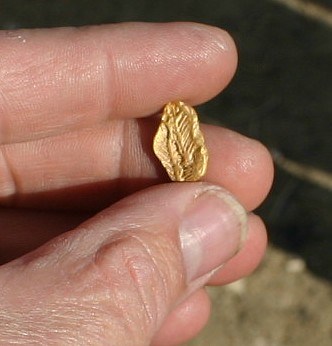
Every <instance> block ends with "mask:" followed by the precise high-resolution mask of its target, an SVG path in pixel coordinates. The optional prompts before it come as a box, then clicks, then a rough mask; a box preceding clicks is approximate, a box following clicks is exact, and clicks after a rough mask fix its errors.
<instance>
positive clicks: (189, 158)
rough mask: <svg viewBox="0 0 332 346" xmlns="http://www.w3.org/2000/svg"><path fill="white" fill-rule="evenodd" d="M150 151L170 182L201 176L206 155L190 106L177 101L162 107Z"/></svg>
mask: <svg viewBox="0 0 332 346" xmlns="http://www.w3.org/2000/svg"><path fill="white" fill-rule="evenodd" d="M153 151H154V152H155V154H156V156H157V157H158V159H159V160H160V161H161V163H162V165H163V166H164V167H165V169H166V171H167V173H168V175H169V177H170V178H171V180H173V181H197V180H199V179H200V178H202V177H203V176H204V174H205V172H206V168H207V163H208V152H207V149H206V146H205V144H204V137H203V134H202V132H201V131H200V129H199V122H198V117H197V114H196V112H195V110H194V109H193V108H192V107H190V106H188V105H186V104H185V103H184V102H181V101H178V102H169V103H168V104H167V105H166V106H165V108H164V112H163V114H162V118H161V123H160V125H159V128H158V130H157V133H156V135H155V137H154V140H153Z"/></svg>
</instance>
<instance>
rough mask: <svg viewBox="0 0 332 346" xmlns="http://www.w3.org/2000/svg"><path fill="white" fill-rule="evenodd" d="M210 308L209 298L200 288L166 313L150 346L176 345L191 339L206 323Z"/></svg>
mask: <svg viewBox="0 0 332 346" xmlns="http://www.w3.org/2000/svg"><path fill="white" fill-rule="evenodd" d="M210 310H211V302H210V298H209V296H208V294H207V293H206V291H205V290H204V289H200V290H199V291H197V292H195V293H194V294H192V295H191V296H190V297H189V298H188V299H186V300H185V301H184V302H183V303H181V304H180V305H179V306H177V307H176V308H175V309H174V310H173V311H172V312H171V313H170V314H169V315H168V317H167V319H166V321H165V322H164V323H163V325H162V327H161V329H160V330H159V331H158V333H157V335H156V336H155V337H154V339H153V341H152V343H151V346H176V345H182V344H183V343H184V342H186V341H189V340H191V339H192V338H194V337H195V336H196V335H197V334H198V333H199V332H200V331H201V330H202V329H203V328H204V327H205V325H206V324H207V322H208V319H209V316H210Z"/></svg>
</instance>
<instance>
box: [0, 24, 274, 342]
mask: <svg viewBox="0 0 332 346" xmlns="http://www.w3.org/2000/svg"><path fill="white" fill-rule="evenodd" d="M0 47H1V52H2V53H1V57H0V74H1V85H0V141H1V152H0V154H1V155H0V201H1V204H2V206H3V207H4V208H2V209H1V216H0V246H1V252H0V253H1V256H2V258H1V260H2V263H4V264H3V265H2V266H1V267H0V291H1V296H0V307H1V309H0V344H3V345H7V344H11V343H15V344H22V345H27V344H39V345H55V344H57V345H59V344H60V345H70V344H73V345H89V344H92V345H135V346H137V345H148V344H153V345H159V346H160V345H168V346H169V345H177V344H179V343H182V342H184V341H185V340H187V339H189V338H191V337H193V336H194V335H196V334H197V333H198V331H199V330H200V329H201V328H202V327H203V326H204V324H205V323H206V321H207V318H208V315H209V299H208V296H207V294H206V293H205V291H204V289H203V287H204V285H207V284H213V285H223V284H226V283H228V282H231V281H233V280H236V279H239V278H241V277H243V276H245V275H248V274H249V273H250V272H251V271H252V270H253V269H254V268H255V267H256V265H257V264H258V263H259V261H260V259H261V257H262V255H263V252H264V248H265V243H266V234H265V229H264V225H263V223H262V221H261V220H260V219H259V218H258V217H257V216H255V215H254V214H252V213H250V211H251V210H253V209H254V208H255V207H257V205H258V204H260V203H261V202H262V200H263V199H264V197H265V196H266V194H267V192H268V190H269V188H270V184H271V180H272V175H273V173H272V165H271V160H270V156H269V155H268V152H267V150H266V149H265V148H264V147H263V146H262V145H261V144H259V143H258V142H256V141H253V140H250V139H248V138H245V137H243V136H241V135H239V134H236V133H234V132H232V131H230V130H227V129H223V128H218V127H215V126H207V125H204V126H202V130H203V132H204V134H205V138H206V143H207V147H208V149H209V153H210V160H209V167H208V172H207V175H206V177H205V179H204V180H205V182H202V183H168V184H163V183H166V182H168V178H167V176H166V174H165V172H164V171H163V169H162V168H161V165H160V163H159V162H158V161H157V160H156V158H155V157H154V155H153V153H152V138H153V134H154V131H155V130H156V124H157V123H158V121H159V120H158V118H157V117H154V116H150V115H153V114H157V113H159V112H160V109H161V107H162V106H163V105H164V104H165V103H167V102H168V101H170V100H183V101H185V102H187V103H189V104H191V105H195V104H198V103H201V102H204V101H206V100H208V99H210V98H211V97H213V96H214V95H216V94H217V93H219V92H220V91H221V90H222V89H223V88H224V87H225V86H226V85H227V83H228V82H229V81H230V79H231V78H232V76H233V74H234V71H235V68H236V63H237V59H236V50H235V47H234V44H233V41H232V40H231V38H230V37H229V36H228V35H227V34H226V33H225V32H223V31H221V30H219V29H217V28H213V27H208V26H204V25H199V24H190V23H173V24H137V23H136V24H120V25H109V26H101V27H90V28H81V29H73V28H66V29H49V30H22V31H14V32H2V33H1V36H0ZM149 116H150V117H149ZM221 186H222V188H221ZM225 189H226V190H228V191H229V192H226V190H225ZM240 203H241V204H240ZM109 205H110V206H109ZM107 206H108V207H107ZM105 207H107V208H105ZM103 208H105V209H104V210H102V211H101V212H98V211H100V210H101V209H103ZM93 215H94V216H93ZM46 241H48V242H47V243H46V244H45V245H42V244H44V243H45V242H46ZM39 245H41V246H40V247H39V248H37V247H38V246H39ZM35 248H37V249H36V250H34V251H32V250H33V249H35ZM240 248H241V249H240ZM29 251H30V252H29ZM25 253H27V254H26V255H24V256H22V255H23V254H25ZM9 260H12V261H9ZM221 265H223V268H222V269H218V268H220V266H221Z"/></svg>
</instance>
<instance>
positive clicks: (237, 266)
mask: <svg viewBox="0 0 332 346" xmlns="http://www.w3.org/2000/svg"><path fill="white" fill-rule="evenodd" d="M266 245H267V233H266V229H265V226H264V223H263V221H262V220H261V218H260V217H258V216H257V215H254V214H250V215H249V217H248V235H247V241H246V243H245V244H244V246H243V248H242V249H241V250H240V251H239V253H237V254H236V255H235V256H234V257H233V258H232V259H231V260H230V261H229V262H227V263H226V264H225V266H224V267H223V268H222V269H221V270H219V271H218V272H217V273H215V274H214V275H213V277H212V278H211V279H210V280H209V282H208V284H209V285H216V286H220V285H226V284H228V283H231V282H233V281H236V280H239V279H241V278H243V277H245V276H248V275H249V274H251V273H252V272H253V271H254V270H255V269H256V268H257V266H258V265H259V263H261V261H262V258H263V256H264V253H265V249H266Z"/></svg>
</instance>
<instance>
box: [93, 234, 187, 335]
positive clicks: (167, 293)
mask: <svg viewBox="0 0 332 346" xmlns="http://www.w3.org/2000/svg"><path fill="white" fill-rule="evenodd" d="M150 238H151V234H150ZM176 248H177V247H176V245H170V244H168V245H165V244H164V245H163V246H161V245H160V243H159V242H158V241H154V242H153V244H151V241H150V242H146V241H145V239H144V232H143V234H141V233H140V235H139V236H138V235H137V234H130V235H127V236H126V237H121V239H119V240H117V241H115V242H112V243H110V244H106V245H104V246H102V247H101V248H100V249H99V251H98V252H97V254H96V255H95V258H94V267H95V268H96V270H97V272H98V274H97V275H98V277H99V279H100V280H101V282H102V284H103V286H104V287H107V290H108V291H109V292H108V294H107V295H108V296H110V295H111V296H113V298H114V299H113V301H115V302H116V304H117V306H116V309H118V310H120V313H121V316H123V317H124V321H131V324H132V318H133V317H132V316H130V318H129V315H128V303H129V302H130V306H131V307H132V308H133V309H135V313H136V318H137V321H136V323H134V325H135V328H136V327H137V326H140V328H139V329H140V330H145V331H146V332H148V331H149V330H151V328H155V327H156V324H158V321H160V320H161V317H162V316H164V315H165V314H166V312H167V308H168V305H169V303H170V302H171V301H172V299H174V298H175V296H176V294H178V292H179V289H180V287H179V286H180V285H182V282H183V276H182V275H181V270H179V268H181V267H182V266H181V265H179V263H178V261H179V260H180V257H179V256H180V254H179V253H178V252H179V250H178V249H176ZM133 309H130V308H129V311H130V312H131V313H132V310H133Z"/></svg>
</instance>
